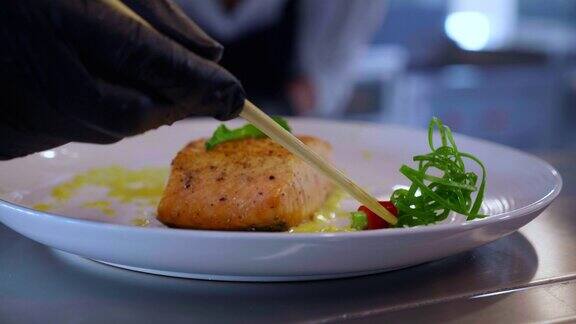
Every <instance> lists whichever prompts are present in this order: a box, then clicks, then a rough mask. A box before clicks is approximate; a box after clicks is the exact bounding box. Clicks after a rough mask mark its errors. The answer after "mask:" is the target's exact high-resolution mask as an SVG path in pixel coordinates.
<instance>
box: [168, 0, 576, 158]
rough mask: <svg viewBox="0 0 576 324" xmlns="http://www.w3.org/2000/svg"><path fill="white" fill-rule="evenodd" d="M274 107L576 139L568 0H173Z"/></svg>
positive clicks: (573, 39) (508, 139)
mask: <svg viewBox="0 0 576 324" xmlns="http://www.w3.org/2000/svg"><path fill="white" fill-rule="evenodd" d="M177 1H178V2H179V3H180V4H181V5H182V7H183V8H184V10H185V11H186V12H187V14H189V15H190V16H191V17H192V18H193V19H194V20H195V21H196V22H197V23H198V24H199V25H200V26H201V27H202V28H204V29H205V30H206V31H207V32H208V33H209V34H210V35H212V36H213V37H214V38H216V39H217V40H218V41H220V42H222V43H223V44H224V45H225V47H226V50H225V54H224V58H223V60H222V64H223V65H224V66H225V67H226V68H228V69H229V70H231V71H232V72H233V73H234V74H235V75H236V76H238V78H239V79H240V80H241V81H242V82H243V84H244V85H245V88H246V90H247V93H248V95H249V96H250V97H251V98H253V99H254V100H255V101H256V102H257V103H258V104H259V105H261V106H262V107H264V108H265V109H267V110H268V112H270V113H281V114H292V115H304V116H316V117H322V118H333V119H346V120H364V121H372V122H381V123H392V124H401V125H408V126H411V127H419V128H424V127H426V125H427V123H428V121H429V120H430V117H432V116H437V117H440V118H441V119H442V120H444V121H445V123H447V124H448V125H450V126H451V127H452V128H453V129H454V130H456V131H457V132H460V133H463V134H468V135H471V136H475V137H480V138H484V139H488V140H491V141H496V142H499V143H503V144H506V145H510V146H513V147H517V148H520V149H524V150H530V151H548V150H554V149H559V150H570V149H573V148H576V127H575V126H576V55H575V54H576V1H574V0H354V1H350V0H294V1H292V0H267V1H265V2H264V1H260V0H252V1H251V0H221V1H213V0H209V1H201V0H177Z"/></svg>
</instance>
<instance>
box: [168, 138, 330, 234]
mask: <svg viewBox="0 0 576 324" xmlns="http://www.w3.org/2000/svg"><path fill="white" fill-rule="evenodd" d="M299 138H300V140H302V141H303V142H304V143H305V144H306V145H308V146H309V147H310V148H311V149H312V150H314V151H315V152H317V153H318V154H320V155H322V156H323V157H325V158H329V157H330V154H331V151H332V149H331V147H330V144H328V143H327V142H325V141H322V140H320V139H317V138H314V137H311V136H301V137H299ZM204 144H205V140H203V139H202V140H197V141H194V142H191V143H190V144H188V145H187V146H186V147H184V148H183V149H182V150H181V151H180V152H178V154H177V156H176V158H175V159H174V160H173V161H172V171H171V174H170V178H169V180H168V184H167V186H166V189H165V190H164V194H163V197H162V200H161V201H160V204H159V206H158V220H160V221H161V222H162V223H164V224H166V225H168V226H171V227H179V228H191V229H205V230H237V231H241V230H256V231H284V230H288V229H289V228H290V227H292V226H296V225H299V224H300V223H302V222H304V221H307V220H309V219H310V217H311V216H312V215H313V213H314V212H315V211H316V210H317V209H318V208H320V207H321V206H322V204H323V203H324V201H325V200H326V198H327V196H328V194H329V193H330V191H331V188H332V185H331V183H330V180H328V179H327V178H325V177H324V176H322V175H321V174H319V173H318V172H316V171H315V170H313V169H312V168H311V167H310V166H308V165H307V164H306V163H305V162H304V161H302V160H300V159H299V158H297V157H296V156H294V155H292V154H291V153H290V152H288V151H287V150H286V149H284V148H283V147H281V146H280V145H278V144H276V143H274V142H273V141H272V140H270V139H268V138H263V139H244V140H238V141H229V142H225V143H222V144H219V145H218V146H216V147H215V148H214V149H212V150H210V151H206V149H205V145H204Z"/></svg>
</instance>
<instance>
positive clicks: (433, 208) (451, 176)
mask: <svg viewBox="0 0 576 324" xmlns="http://www.w3.org/2000/svg"><path fill="white" fill-rule="evenodd" d="M436 128H437V129H438V132H439V134H440V140H441V146H440V147H438V148H435V147H434V130H435V129H436ZM428 145H429V146H430V149H431V150H432V152H431V153H428V154H426V155H417V156H415V157H414V158H413V160H414V161H415V162H418V169H413V168H411V167H409V166H407V165H402V167H401V168H400V172H401V173H402V174H403V175H404V176H406V178H408V179H409V180H410V181H412V184H411V185H410V188H409V189H397V190H395V191H394V192H393V193H392V197H391V199H390V200H391V201H392V203H393V204H394V205H395V206H396V208H397V209H398V223H397V224H396V226H397V227H405V226H417V225H427V224H431V223H436V222H438V221H441V220H444V219H446V217H448V214H449V213H450V212H451V211H454V212H456V213H459V214H462V215H465V216H466V219H467V220H473V219H477V218H482V217H484V215H481V214H479V211H480V206H481V205H482V200H483V199H484V190H485V187H486V168H485V167H484V164H482V162H481V161H480V160H479V159H478V158H476V157H475V156H473V155H471V154H469V153H465V152H460V151H458V148H457V147H456V143H455V142H454V138H453V136H452V132H451V131H450V128H449V127H448V126H445V125H443V124H442V121H441V120H440V119H438V118H432V120H431V121H430V125H429V127H428ZM464 159H469V160H472V161H473V162H475V163H477V164H478V165H479V166H480V168H481V169H482V179H481V180H480V186H479V187H477V183H478V176H477V175H476V173H474V172H467V171H466V169H465V166H464ZM430 171H433V172H434V171H435V172H434V173H436V174H438V173H440V175H438V176H437V175H432V174H429V172H430ZM476 191H477V194H476V197H475V199H472V193H474V192H476Z"/></svg>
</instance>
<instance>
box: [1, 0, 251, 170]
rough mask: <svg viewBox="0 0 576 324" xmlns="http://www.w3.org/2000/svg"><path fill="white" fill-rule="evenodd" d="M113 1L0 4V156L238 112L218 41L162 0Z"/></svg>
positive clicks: (240, 95)
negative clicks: (218, 62) (127, 12)
mask: <svg viewBox="0 0 576 324" xmlns="http://www.w3.org/2000/svg"><path fill="white" fill-rule="evenodd" d="M119 1H120V0H10V1H4V2H3V3H2V9H1V10H0V93H1V95H0V112H1V114H0V159H9V158H13V157H17V156H22V155H26V154H29V153H32V152H37V151H41V150H44V149H48V148H52V147H55V146H59V145H62V144H65V143H68V142H71V141H79V142H93V143H112V142H115V141H118V140H120V139H122V138H123V137H126V136H130V135H134V134H139V133H142V132H144V131H146V130H149V129H152V128H156V127H159V126H161V125H165V124H170V123H173V122H174V121H177V120H180V119H183V118H186V117H188V116H213V117H215V118H218V119H220V120H226V119H231V118H234V117H236V116H237V114H238V113H239V111H240V109H241V107H242V104H243V102H244V91H243V89H242V86H241V85H240V83H239V82H238V80H237V79H236V78H234V77H233V76H232V75H231V74H230V73H228V72H227V71H226V70H224V69H223V68H221V67H220V66H218V64H216V63H215V62H216V61H218V60H219V59H220V57H221V54H222V47H221V46H220V45H219V44H218V43H217V42H215V41H214V40H212V39H211V38H210V37H208V36H207V35H206V34H205V33H204V32H203V31H202V30H201V29H200V28H199V27H198V26H196V25H195V24H194V23H193V22H192V21H191V20H189V19H188V18H187V17H186V16H185V15H184V14H183V13H182V12H181V11H180V9H179V8H178V7H177V6H176V5H174V4H173V3H172V2H171V1H170V0H154V1H141V0H123V2H119ZM114 2H116V3H115V4H114ZM118 4H120V7H122V6H123V5H125V7H124V9H126V7H128V8H130V9H131V10H132V11H133V12H135V13H136V14H137V15H139V16H140V17H141V18H143V20H145V22H143V21H142V20H140V21H139V20H138V19H134V18H132V17H131V16H130V15H127V14H126V13H125V11H123V10H118V6H117V5H118ZM128 11H129V10H128ZM136 18H138V17H136Z"/></svg>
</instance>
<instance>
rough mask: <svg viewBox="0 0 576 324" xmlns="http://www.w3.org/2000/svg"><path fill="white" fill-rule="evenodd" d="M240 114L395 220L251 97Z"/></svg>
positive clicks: (365, 203) (384, 217)
mask: <svg viewBox="0 0 576 324" xmlns="http://www.w3.org/2000/svg"><path fill="white" fill-rule="evenodd" d="M240 117H242V118H244V119H246V120H247V121H249V122H250V123H251V124H253V125H254V126H256V127H258V129H260V130H261V131H262V132H263V133H264V134H266V135H268V137H270V138H271V139H272V140H274V141H275V142H277V143H278V144H280V145H282V146H283V147H284V148H286V149H287V150H288V151H290V152H292V154H294V155H296V156H298V157H299V158H301V159H302V160H304V161H306V162H307V163H308V164H309V165H311V166H313V167H314V168H315V169H316V170H318V171H319V172H321V173H322V174H324V175H325V176H326V177H328V178H329V179H331V180H332V181H333V182H334V183H336V184H337V185H338V186H340V188H342V189H343V190H345V191H346V192H347V193H348V194H350V196H352V197H354V198H355V199H356V200H358V201H359V202H360V203H362V204H363V205H364V206H366V207H368V209H370V210H371V211H373V212H374V213H375V214H376V215H378V216H380V217H381V218H383V219H384V220H385V221H387V222H388V223H390V224H396V223H397V222H398V220H397V218H396V216H394V215H392V214H391V213H390V212H389V211H388V210H386V208H384V207H382V205H380V204H379V203H378V201H377V200H376V198H374V197H372V195H370V194H369V193H367V192H366V191H365V190H364V189H362V188H361V187H360V186H358V185H357V184H356V183H354V182H353V181H352V180H350V179H349V178H348V177H346V175H344V173H343V172H342V171H340V170H338V169H336V168H335V167H333V166H332V165H330V164H329V163H328V162H327V161H326V160H325V159H323V158H322V157H321V156H320V155H318V154H316V152H314V151H312V150H311V149H310V148H308V146H306V144H304V143H302V141H300V140H299V139H298V138H296V136H294V135H292V134H291V133H290V132H288V131H286V130H285V129H284V128H282V127H281V126H280V125H278V124H277V123H276V122H275V121H274V120H273V119H272V118H270V117H269V116H268V115H266V114H265V113H264V112H263V111H261V110H260V109H259V108H258V107H256V106H255V105H254V104H253V103H251V102H250V101H248V100H245V101H244V108H243V109H242V112H241V113H240Z"/></svg>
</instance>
